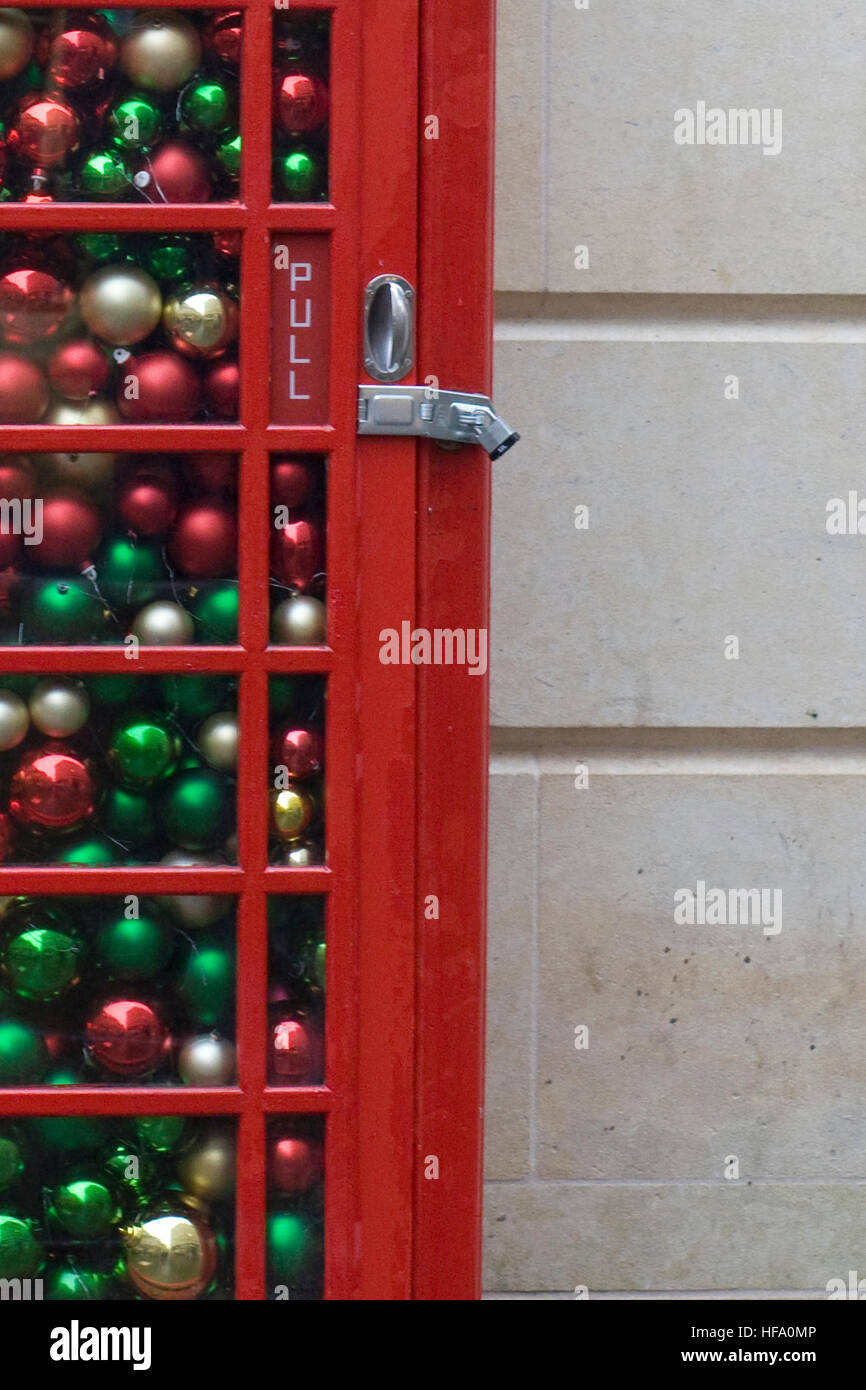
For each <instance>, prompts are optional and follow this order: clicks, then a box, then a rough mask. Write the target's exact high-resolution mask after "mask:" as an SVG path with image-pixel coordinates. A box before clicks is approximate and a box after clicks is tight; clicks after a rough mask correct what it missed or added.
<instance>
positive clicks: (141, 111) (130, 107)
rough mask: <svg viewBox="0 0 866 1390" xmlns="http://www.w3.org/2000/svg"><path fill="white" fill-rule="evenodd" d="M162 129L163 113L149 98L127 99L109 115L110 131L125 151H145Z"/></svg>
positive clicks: (114, 139)
mask: <svg viewBox="0 0 866 1390" xmlns="http://www.w3.org/2000/svg"><path fill="white" fill-rule="evenodd" d="M161 128H162V113H161V112H160V109H159V107H158V106H156V105H155V104H154V102H152V101H149V100H148V99H147V97H136V96H131V97H127V98H126V99H125V100H124V101H121V102H118V104H117V106H115V107H114V109H113V110H112V111H111V112H110V113H109V117H108V130H109V132H110V135H111V138H112V140H113V141H114V143H115V145H117V146H119V148H120V149H123V150H143V149H147V148H148V147H149V146H150V145H152V144H153V142H154V140H155V139H156V138H157V136H158V135H159V132H160V130H161Z"/></svg>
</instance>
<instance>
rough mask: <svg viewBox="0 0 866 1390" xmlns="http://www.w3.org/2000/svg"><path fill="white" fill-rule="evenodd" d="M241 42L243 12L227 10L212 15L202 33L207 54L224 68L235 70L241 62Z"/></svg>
mask: <svg viewBox="0 0 866 1390" xmlns="http://www.w3.org/2000/svg"><path fill="white" fill-rule="evenodd" d="M242 42H243V12H242V11H241V10H228V11H224V12H223V13H221V14H217V15H214V17H213V18H212V19H210V20H209V21H208V24H207V28H206V29H205V32H204V43H205V48H206V49H207V51H208V53H210V54H211V55H212V56H213V57H214V58H216V59H218V61H219V62H221V63H224V64H225V65H226V67H230V68H236V67H237V66H238V65H239V64H240V61H241V45H242Z"/></svg>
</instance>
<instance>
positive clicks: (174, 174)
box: [135, 140, 212, 203]
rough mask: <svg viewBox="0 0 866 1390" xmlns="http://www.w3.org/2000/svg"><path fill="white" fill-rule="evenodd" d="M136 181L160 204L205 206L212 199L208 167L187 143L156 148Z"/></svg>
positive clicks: (193, 146) (201, 155)
mask: <svg viewBox="0 0 866 1390" xmlns="http://www.w3.org/2000/svg"><path fill="white" fill-rule="evenodd" d="M135 181H136V184H137V186H138V187H140V188H142V189H144V190H145V191H146V192H147V193H148V195H149V196H151V197H152V198H153V199H154V200H155V201H158V202H161V203H206V202H207V201H208V200H209V198H210V196H211V187H212V183H211V171H210V165H209V164H208V162H207V159H206V158H205V156H204V155H203V154H202V153H201V152H200V151H199V150H197V149H196V147H195V145H192V144H190V143H189V142H188V141H187V140H166V141H164V142H163V144H161V145H158V146H157V147H156V149H155V150H154V151H153V154H152V155H151V157H150V161H149V163H148V166H147V168H146V169H144V170H142V171H141V173H140V174H139V175H136V180H135Z"/></svg>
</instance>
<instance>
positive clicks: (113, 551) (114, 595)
mask: <svg viewBox="0 0 866 1390" xmlns="http://www.w3.org/2000/svg"><path fill="white" fill-rule="evenodd" d="M96 568H97V573H98V576H99V580H98V582H99V591H100V593H101V594H102V595H103V596H104V598H105V600H106V602H107V603H109V604H111V606H112V607H124V606H126V605H136V606H137V605H139V604H145V603H150V602H151V601H152V600H153V599H155V598H156V596H157V594H158V593H159V588H160V584H161V583H163V582H164V581H166V580H167V579H168V572H167V570H166V568H165V561H164V560H163V558H162V551H161V549H160V547H159V546H158V545H157V544H155V543H154V542H153V541H147V540H137V539H135V538H134V537H130V536H113V537H112V538H111V539H110V540H108V541H106V543H105V546H104V547H103V549H102V551H101V553H100V554H99V556H98V557H97V562H96Z"/></svg>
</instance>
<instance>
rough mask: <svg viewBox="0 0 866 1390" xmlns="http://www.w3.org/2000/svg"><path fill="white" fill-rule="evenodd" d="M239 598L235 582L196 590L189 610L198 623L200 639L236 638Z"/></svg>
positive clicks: (233, 640) (231, 640)
mask: <svg viewBox="0 0 866 1390" xmlns="http://www.w3.org/2000/svg"><path fill="white" fill-rule="evenodd" d="M239 599H240V595H239V591H238V586H237V584H221V585H218V586H213V587H209V588H207V589H200V590H199V591H198V593H197V594H196V596H195V597H194V598H193V599H192V601H191V602H190V611H191V613H192V615H193V617H194V618H195V620H196V622H197V623H198V625H199V631H200V636H201V639H202V641H204V642H216V643H223V642H236V641H237V640H238V607H239Z"/></svg>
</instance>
